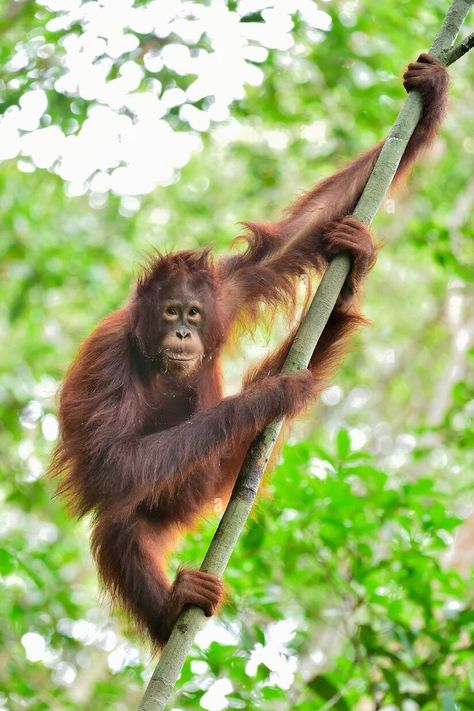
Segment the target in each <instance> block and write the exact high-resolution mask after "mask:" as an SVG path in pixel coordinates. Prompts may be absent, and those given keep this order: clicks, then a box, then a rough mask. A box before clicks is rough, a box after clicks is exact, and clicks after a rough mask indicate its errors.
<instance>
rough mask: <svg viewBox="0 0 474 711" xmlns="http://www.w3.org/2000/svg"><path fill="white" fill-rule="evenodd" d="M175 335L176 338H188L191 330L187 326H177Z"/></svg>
mask: <svg viewBox="0 0 474 711" xmlns="http://www.w3.org/2000/svg"><path fill="white" fill-rule="evenodd" d="M176 335H177V336H178V338H180V339H182V340H184V339H185V338H190V336H191V331H190V330H189V328H178V330H177V331H176Z"/></svg>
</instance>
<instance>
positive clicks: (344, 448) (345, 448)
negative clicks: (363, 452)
mask: <svg viewBox="0 0 474 711" xmlns="http://www.w3.org/2000/svg"><path fill="white" fill-rule="evenodd" d="M336 451H337V456H338V457H339V459H346V458H347V456H348V454H349V452H350V451H351V438H350V436H349V432H348V431H347V430H345V429H340V430H339V432H338V433H337V437H336Z"/></svg>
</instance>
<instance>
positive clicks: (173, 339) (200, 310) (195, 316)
mask: <svg viewBox="0 0 474 711" xmlns="http://www.w3.org/2000/svg"><path fill="white" fill-rule="evenodd" d="M159 318H160V333H161V334H162V340H161V343H160V365H161V370H162V373H164V374H166V373H169V374H170V375H175V376H176V375H178V376H187V375H190V374H191V373H193V372H194V371H195V370H196V369H197V368H199V366H200V364H201V362H202V359H203V357H204V347H203V344H202V338H201V329H202V326H203V322H204V318H205V315H204V307H203V304H202V302H201V301H199V300H198V299H197V298H194V297H193V296H192V295H189V296H188V295H184V294H180V295H176V297H171V298H170V299H166V300H165V301H163V303H162V305H161V314H160V316H159Z"/></svg>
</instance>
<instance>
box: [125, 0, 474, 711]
mask: <svg viewBox="0 0 474 711" xmlns="http://www.w3.org/2000/svg"><path fill="white" fill-rule="evenodd" d="M473 3H474V0H454V2H453V3H452V5H451V7H450V9H449V11H448V14H447V15H446V18H445V20H444V22H443V25H442V27H441V29H440V31H439V33H438V35H437V36H436V39H435V41H434V43H433V45H432V47H431V49H430V52H431V53H432V54H434V55H435V56H437V57H440V58H442V53H443V51H444V52H445V53H447V52H448V50H449V48H451V47H452V45H453V43H454V40H455V39H456V36H457V34H458V32H459V30H460V28H461V25H462V23H463V21H464V18H465V17H466V15H467V13H468V11H469V9H470V7H471V6H472V4H473ZM468 39H469V38H468ZM471 41H472V40H471ZM466 42H467V40H466V41H465V42H463V43H462V45H465V44H466ZM462 45H459V47H457V48H456V49H455V50H451V53H452V54H449V55H448V54H446V56H449V60H446V59H445V61H448V63H452V62H454V61H455V60H456V59H458V58H459V57H460V56H462V54H464V53H465V52H467V51H468V49H469V48H470V47H468V48H467V49H464V48H463V49H462V50H460V49H459V48H460V47H461V46H462ZM471 46H472V44H471ZM420 115H421V99H420V97H419V95H418V94H417V93H416V92H411V93H410V94H409V95H408V97H407V99H406V101H405V104H404V106H403V108H402V110H401V111H400V114H399V116H398V118H397V120H396V121H395V123H394V125H393V128H392V130H391V131H390V133H389V135H388V138H387V140H386V141H385V145H384V147H383V149H382V151H381V153H380V157H379V159H378V161H377V163H376V165H375V168H374V170H373V172H372V175H371V176H370V178H369V180H368V182H367V185H366V187H365V190H364V192H363V194H362V196H361V198H360V200H359V203H358V205H357V207H356V209H355V211H354V215H355V216H356V217H358V218H359V219H360V220H362V221H363V222H365V223H366V224H370V223H371V222H372V220H373V218H374V216H375V213H376V212H377V210H378V208H379V206H380V204H381V202H382V200H383V198H384V196H385V193H386V191H387V189H388V188H389V186H390V183H391V181H392V179H393V176H394V175H395V171H396V169H397V166H398V163H399V161H400V158H401V157H402V155H403V152H404V150H405V147H406V145H407V143H408V141H409V139H410V136H411V134H412V133H413V131H414V129H415V126H416V124H417V123H418V120H419V118H420ZM350 266H351V262H350V257H349V256H348V255H347V254H344V253H343V254H338V255H337V256H336V257H335V258H334V259H333V260H332V261H331V263H330V265H329V267H328V269H327V270H326V272H325V274H324V276H323V278H322V280H321V283H320V284H319V287H318V289H317V291H316V294H315V296H314V299H313V301H312V303H311V306H310V308H309V310H308V313H307V315H306V317H305V319H304V321H303V323H302V324H301V326H300V328H299V330H298V333H297V335H296V337H295V340H294V343H293V346H292V348H291V350H290V352H289V354H288V358H287V360H286V362H285V365H284V366H283V369H282V372H284V373H294V372H296V371H298V370H300V369H302V368H306V367H307V365H308V363H309V361H310V358H311V355H312V353H313V351H314V348H315V345H316V343H317V342H318V339H319V337H320V336H321V333H322V331H323V329H324V327H325V325H326V322H327V320H328V318H329V316H330V314H331V311H332V309H333V307H334V304H335V303H336V300H337V297H338V295H339V292H340V290H341V288H342V285H343V284H344V281H345V279H346V277H347V275H348V273H349V270H350ZM282 424H283V423H282V421H280V422H276V423H274V424H272V425H270V426H269V427H266V428H265V430H264V431H263V432H262V434H261V435H259V436H258V437H257V438H256V439H255V440H254V442H253V444H252V446H251V447H250V449H249V452H248V453H247V456H246V458H245V461H244V463H243V466H242V469H241V471H240V474H239V477H238V479H237V482H236V484H235V487H234V490H233V492H232V497H231V499H230V501H229V504H228V506H227V509H226V511H225V512H224V515H223V517H222V519H221V521H220V523H219V526H218V528H217V531H216V533H215V535H214V538H213V540H212V542H211V545H210V546H209V549H208V551H207V553H206V557H205V558H204V561H203V563H202V566H201V570H204V571H206V572H208V573H212V574H213V575H217V576H219V577H220V576H222V574H223V572H224V570H225V568H226V565H227V562H228V560H229V558H230V556H231V553H232V551H233V549H234V547H235V545H236V543H237V540H238V538H239V535H240V533H241V531H242V529H243V527H244V525H245V522H246V520H247V516H248V514H249V513H250V509H251V507H252V504H253V501H254V499H255V496H256V494H257V490H258V487H259V484H260V480H261V478H262V476H263V472H264V470H265V467H266V465H267V462H268V460H269V457H270V454H271V451H272V449H273V446H274V444H275V442H276V439H277V437H278V434H279V432H280V429H281V426H282ZM204 619H205V618H204V613H203V611H202V610H200V609H199V608H197V607H191V608H189V609H187V610H185V611H184V612H182V613H181V615H180V616H179V618H178V620H177V622H176V625H175V627H174V629H173V631H172V633H171V636H170V639H169V641H168V643H167V645H166V647H165V648H164V650H163V652H162V654H161V658H160V661H159V663H158V665H157V667H156V669H155V672H154V674H153V676H152V678H151V680H150V683H149V685H148V688H147V690H146V692H145V695H144V697H143V700H142V703H141V704H140V708H139V711H160V710H161V709H164V708H165V706H166V702H167V701H168V699H169V698H170V696H171V694H172V691H173V687H174V684H175V682H176V680H177V679H178V677H179V675H180V672H181V669H182V667H183V664H184V662H185V660H186V657H187V655H188V652H189V650H190V649H191V646H192V644H193V641H194V637H195V635H196V633H197V632H198V631H199V630H200V629H201V627H202V626H203V623H204Z"/></svg>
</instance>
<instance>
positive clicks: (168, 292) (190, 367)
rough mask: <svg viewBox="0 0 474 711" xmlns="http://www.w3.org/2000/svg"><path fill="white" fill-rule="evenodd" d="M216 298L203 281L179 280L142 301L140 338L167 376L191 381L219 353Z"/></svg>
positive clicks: (151, 291) (144, 350)
mask: <svg viewBox="0 0 474 711" xmlns="http://www.w3.org/2000/svg"><path fill="white" fill-rule="evenodd" d="M213 300H214V301H215V295H214V294H213V293H212V292H211V291H210V289H209V288H208V287H207V285H206V284H205V283H202V282H200V280H199V279H192V278H188V279H186V278H184V279H175V280H173V281H172V282H168V283H166V284H161V285H160V286H159V288H158V289H155V288H153V286H152V287H151V288H150V289H148V290H147V291H146V292H145V293H144V294H142V296H141V297H140V302H139V304H138V322H137V324H136V338H137V341H138V345H139V348H140V350H141V352H142V353H143V355H145V357H146V358H147V359H148V360H150V361H153V362H154V363H155V364H156V366H157V367H158V369H159V370H160V372H161V373H162V374H163V375H170V376H174V377H179V378H183V377H187V376H189V375H191V374H193V373H195V372H196V371H197V370H199V368H200V366H201V365H202V362H203V360H204V359H205V358H206V357H211V356H212V354H213V352H214V351H215V346H216V343H215V342H214V341H215V333H216V331H218V330H219V328H218V327H217V324H216V323H215V321H216V315H215V308H214V309H213V308H212V301H213Z"/></svg>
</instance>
